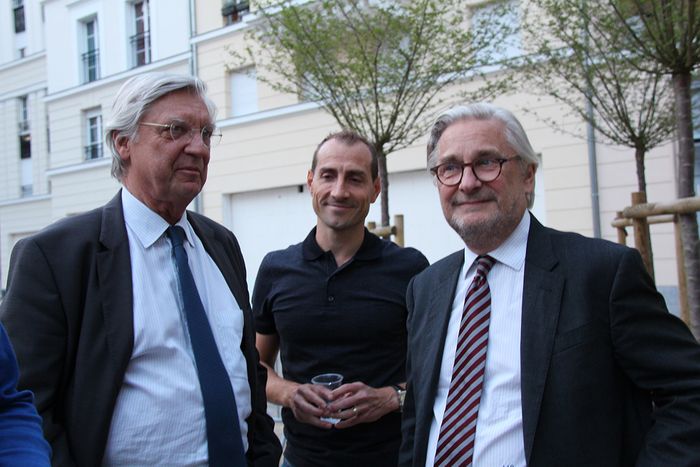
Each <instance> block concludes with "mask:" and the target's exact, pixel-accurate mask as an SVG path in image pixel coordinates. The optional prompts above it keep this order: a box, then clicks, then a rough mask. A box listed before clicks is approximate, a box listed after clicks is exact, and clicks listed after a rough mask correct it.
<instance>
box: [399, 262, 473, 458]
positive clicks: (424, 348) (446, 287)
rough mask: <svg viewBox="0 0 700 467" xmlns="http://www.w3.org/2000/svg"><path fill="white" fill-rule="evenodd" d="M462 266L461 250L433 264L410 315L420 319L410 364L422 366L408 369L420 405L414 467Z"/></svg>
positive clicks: (424, 443)
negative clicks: (412, 313)
mask: <svg viewBox="0 0 700 467" xmlns="http://www.w3.org/2000/svg"><path fill="white" fill-rule="evenodd" d="M463 262H464V250H460V251H458V252H456V253H453V254H452V255H450V256H448V257H447V258H445V259H444V260H443V262H442V263H440V264H439V265H438V264H435V265H434V267H435V268H436V269H435V273H434V274H431V277H430V279H429V280H427V281H426V283H425V284H422V285H421V287H420V290H418V289H416V290H415V295H416V303H415V305H414V310H413V312H414V313H420V318H419V319H417V320H416V324H414V325H412V332H414V333H416V334H419V338H417V339H415V342H419V343H420V344H419V345H418V346H415V347H414V348H413V352H415V353H416V354H417V355H414V356H413V358H412V360H413V362H415V363H417V364H418V363H420V365H421V366H420V367H416V365H414V367H413V368H412V369H411V371H412V372H413V373H414V374H415V375H420V377H417V376H416V377H414V382H416V383H417V386H416V390H415V393H416V394H420V396H419V398H420V402H417V405H416V414H415V419H416V435H417V436H416V439H415V440H414V442H415V447H414V452H415V453H417V454H416V455H417V456H422V458H419V459H417V463H414V464H415V465H421V464H424V463H425V454H426V451H427V448H428V435H429V433H430V424H431V423H432V420H433V403H434V401H435V396H436V394H437V387H438V382H439V379H440V367H441V365H442V353H443V350H444V348H445V339H446V336H447V327H448V324H449V321H450V314H451V311H452V302H453V301H454V295H455V290H456V288H457V281H458V279H459V273H460V271H461V270H462V263H463ZM419 294H420V295H419ZM420 296H424V297H429V301H428V303H427V305H426V304H425V302H422V301H421V300H420ZM411 340H412V341H413V339H411ZM418 353H419V354H418ZM418 381H420V383H418Z"/></svg>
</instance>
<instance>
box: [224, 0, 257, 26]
mask: <svg viewBox="0 0 700 467" xmlns="http://www.w3.org/2000/svg"><path fill="white" fill-rule="evenodd" d="M249 12H250V2H248V1H230V2H227V3H226V4H225V5H224V6H223V7H222V8H221V16H223V18H224V24H225V25H229V24H233V23H237V22H238V21H240V20H241V18H242V17H243V15H245V14H247V13H249Z"/></svg>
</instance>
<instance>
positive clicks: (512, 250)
mask: <svg viewBox="0 0 700 467" xmlns="http://www.w3.org/2000/svg"><path fill="white" fill-rule="evenodd" d="M529 232H530V212H529V211H528V210H525V213H524V214H523V217H522V219H520V222H519V223H518V225H517V227H516V228H515V230H513V232H512V233H511V234H510V236H509V237H508V238H507V239H506V240H505V241H504V242H503V243H501V244H500V245H499V246H498V247H497V248H496V249H495V250H492V251H490V252H488V255H489V256H491V257H492V258H494V259H495V260H496V261H497V262H499V263H501V264H504V265H506V266H508V267H509V268H511V269H513V270H515V271H519V270H520V269H521V268H522V267H523V266H524V265H525V253H526V250H527V237H528V234H529ZM477 256H478V255H477V254H476V253H474V252H473V251H471V250H470V249H469V247H465V248H464V265H465V274H466V273H467V272H468V271H469V269H470V268H471V265H472V264H473V263H474V260H475V259H476V258H477Z"/></svg>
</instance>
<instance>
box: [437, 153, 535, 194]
mask: <svg viewBox="0 0 700 467" xmlns="http://www.w3.org/2000/svg"><path fill="white" fill-rule="evenodd" d="M515 159H521V157H520V156H517V155H516V156H513V157H486V158H483V159H477V160H475V161H472V162H459V161H447V162H443V163H442V164H438V165H436V166H435V167H433V168H431V169H430V171H431V172H432V173H433V175H435V176H436V177H437V179H438V181H439V182H440V183H442V184H443V185H445V186H457V185H459V184H460V183H461V182H462V177H463V176H464V169H466V168H467V167H470V168H471V169H472V173H473V174H474V177H476V179H477V180H479V181H480V182H482V183H489V182H492V181H494V180H496V179H497V178H498V177H499V176H500V175H501V171H502V170H503V164H505V163H506V162H509V161H512V160H515Z"/></svg>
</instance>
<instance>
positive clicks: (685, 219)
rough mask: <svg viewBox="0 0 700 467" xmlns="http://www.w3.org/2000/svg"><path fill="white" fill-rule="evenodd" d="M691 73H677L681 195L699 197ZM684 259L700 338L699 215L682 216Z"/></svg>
mask: <svg viewBox="0 0 700 467" xmlns="http://www.w3.org/2000/svg"><path fill="white" fill-rule="evenodd" d="M690 84H691V76H690V73H678V74H674V75H673V94H674V97H675V107H676V125H677V131H678V197H679V198H686V197H689V196H695V148H694V144H693V125H692V114H691V103H690ZM680 224H681V239H682V241H683V259H684V261H685V270H686V275H687V281H686V283H687V287H688V307H689V308H690V329H691V331H693V334H694V335H695V338H696V339H700V256H699V255H700V241H699V239H698V222H697V216H696V214H695V213H693V214H683V215H681V216H680Z"/></svg>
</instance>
